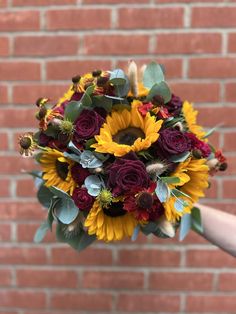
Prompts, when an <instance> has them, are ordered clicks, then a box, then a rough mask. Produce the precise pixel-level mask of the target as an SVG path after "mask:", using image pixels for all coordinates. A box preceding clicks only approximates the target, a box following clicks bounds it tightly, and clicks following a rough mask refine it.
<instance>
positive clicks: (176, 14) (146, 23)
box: [118, 7, 184, 29]
mask: <svg viewBox="0 0 236 314" xmlns="http://www.w3.org/2000/svg"><path fill="white" fill-rule="evenodd" d="M183 14H184V12H183V9H182V8H178V7H176V8H140V9H137V8H129V9H127V8H125V9H120V10H119V16H118V21H119V22H118V23H119V24H118V25H119V27H120V28H125V29H137V28H138V29H140V28H141V29H147V28H151V29H154V28H179V27H182V26H183Z"/></svg>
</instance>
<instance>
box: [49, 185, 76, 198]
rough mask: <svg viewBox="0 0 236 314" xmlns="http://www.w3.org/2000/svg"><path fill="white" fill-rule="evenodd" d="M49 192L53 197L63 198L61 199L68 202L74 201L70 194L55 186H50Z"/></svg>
mask: <svg viewBox="0 0 236 314" xmlns="http://www.w3.org/2000/svg"><path fill="white" fill-rule="evenodd" d="M49 190H50V191H51V192H52V194H53V195H55V196H57V197H59V198H61V199H68V200H72V198H71V197H70V195H69V194H68V193H66V192H65V191H63V190H60V189H58V188H57V187H55V186H50V187H49Z"/></svg>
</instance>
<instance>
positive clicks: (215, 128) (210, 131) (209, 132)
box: [203, 124, 222, 138]
mask: <svg viewBox="0 0 236 314" xmlns="http://www.w3.org/2000/svg"><path fill="white" fill-rule="evenodd" d="M221 126H222V124H218V125H216V126H215V127H214V128H212V129H210V130H209V131H207V132H206V134H205V135H204V136H203V138H207V137H209V136H210V135H211V134H212V133H214V132H215V131H216V130H217V129H219V128H220V127H221Z"/></svg>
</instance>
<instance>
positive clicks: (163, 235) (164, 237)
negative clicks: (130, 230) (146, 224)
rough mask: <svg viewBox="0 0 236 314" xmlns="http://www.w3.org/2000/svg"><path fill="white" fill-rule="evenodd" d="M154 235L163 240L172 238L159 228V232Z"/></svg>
mask: <svg viewBox="0 0 236 314" xmlns="http://www.w3.org/2000/svg"><path fill="white" fill-rule="evenodd" d="M153 234H154V235H155V236H156V237H158V238H162V239H167V238H170V237H169V236H168V235H167V234H165V233H163V232H162V231H161V229H160V228H157V230H156V231H155V232H153Z"/></svg>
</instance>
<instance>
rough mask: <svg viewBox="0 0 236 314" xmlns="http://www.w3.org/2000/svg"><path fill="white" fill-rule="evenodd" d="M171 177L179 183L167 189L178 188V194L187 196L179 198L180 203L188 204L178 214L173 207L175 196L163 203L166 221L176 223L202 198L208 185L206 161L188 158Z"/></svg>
mask: <svg viewBox="0 0 236 314" xmlns="http://www.w3.org/2000/svg"><path fill="white" fill-rule="evenodd" d="M171 176H173V177H178V178H179V179H180V182H179V183H176V184H170V185H169V188H170V189H173V188H176V187H178V189H179V190H180V192H183V193H185V194H186V195H188V196H189V197H187V196H186V197H185V196H181V198H180V201H182V202H185V203H188V206H185V207H184V210H183V211H182V212H178V211H177V210H176V209H175V207H174V203H175V201H176V197H175V196H171V197H170V198H169V199H168V201H167V202H165V203H164V207H165V215H166V218H167V220H169V221H176V220H178V219H179V218H180V217H181V216H182V215H183V214H185V213H189V212H190V211H191V208H192V206H193V204H194V203H195V202H197V201H198V199H199V198H200V197H204V190H205V189H206V188H207V187H208V185H209V183H208V177H209V168H208V166H207V165H206V159H191V158H189V159H187V160H186V161H185V162H183V163H181V164H179V165H178V167H177V168H176V170H175V171H174V172H173V173H172V175H171Z"/></svg>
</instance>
